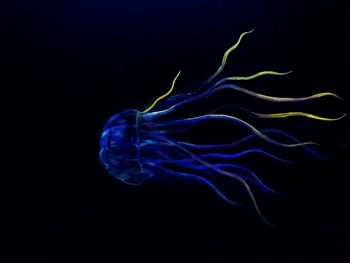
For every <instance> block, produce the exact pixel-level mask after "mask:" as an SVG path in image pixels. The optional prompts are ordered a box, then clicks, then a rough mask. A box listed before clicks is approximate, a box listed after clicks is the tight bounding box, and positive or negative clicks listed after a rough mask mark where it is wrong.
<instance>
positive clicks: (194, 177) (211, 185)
mask: <svg viewBox="0 0 350 263" xmlns="http://www.w3.org/2000/svg"><path fill="white" fill-rule="evenodd" d="M146 165H149V166H151V167H153V169H158V170H161V171H162V172H166V173H168V174H170V175H172V176H174V175H175V176H178V177H185V178H188V179H192V180H195V181H198V182H201V183H204V184H206V185H207V186H209V187H210V188H211V189H212V190H214V191H215V193H216V194H218V195H219V196H220V197H221V198H222V199H224V200H225V201H226V202H228V203H230V204H233V205H237V206H242V204H240V203H237V202H235V201H232V200H231V199H229V198H228V197H227V196H226V195H224V194H223V193H222V192H221V191H220V190H219V189H218V188H217V187H216V186H215V185H214V184H213V183H212V182H210V181H209V180H208V179H206V178H203V177H200V176H198V175H194V174H190V173H184V172H177V171H173V170H170V169H167V168H164V167H161V166H157V165H155V164H153V163H151V162H147V163H146Z"/></svg>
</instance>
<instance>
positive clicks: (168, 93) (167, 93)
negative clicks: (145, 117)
mask: <svg viewBox="0 0 350 263" xmlns="http://www.w3.org/2000/svg"><path fill="white" fill-rule="evenodd" d="M180 73H181V70H180V71H179V72H178V73H177V75H176V76H175V78H174V80H173V83H172V85H171V87H170V89H169V90H168V91H167V92H166V93H165V94H163V95H161V96H159V97H158V98H156V99H155V100H154V102H153V103H152V104H151V105H150V106H149V107H147V108H146V109H145V110H144V111H143V113H145V112H148V111H150V110H151V109H152V108H153V107H154V106H155V105H156V104H157V103H158V102H159V101H160V100H162V99H164V98H166V97H167V96H169V95H170V93H171V92H172V91H173V89H174V87H175V83H176V80H177V78H178V77H179V76H180Z"/></svg>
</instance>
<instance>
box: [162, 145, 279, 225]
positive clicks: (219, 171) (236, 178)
mask: <svg viewBox="0 0 350 263" xmlns="http://www.w3.org/2000/svg"><path fill="white" fill-rule="evenodd" d="M164 141H166V142H168V143H170V144H172V145H174V146H175V147H177V148H179V149H181V150H182V151H184V152H185V153H187V154H188V155H189V156H191V157H192V158H193V159H195V160H196V161H197V162H199V163H201V164H203V165H204V166H206V167H208V168H209V169H211V170H213V171H216V172H217V173H219V174H222V175H225V176H228V177H231V178H233V179H235V180H237V181H238V182H240V183H241V184H242V185H243V186H244V188H245V189H246V190H247V192H248V195H249V197H250V199H251V200H252V202H253V206H254V208H255V210H256V212H257V213H258V215H259V216H260V218H261V219H262V220H263V221H264V222H265V223H267V224H268V225H271V226H273V225H272V224H271V223H270V222H268V221H267V220H266V219H265V217H264V216H263V215H262V213H261V211H260V208H259V206H258V203H257V202H256V199H255V197H254V194H253V192H252V190H251V189H250V186H249V185H248V184H247V182H246V181H245V180H244V179H242V178H241V177H240V176H239V175H237V174H234V173H231V172H228V171H226V170H223V169H221V168H216V167H214V166H213V165H212V164H211V163H209V162H207V161H205V160H203V159H201V158H199V157H197V156H196V155H195V154H193V153H192V152H191V151H189V150H187V149H186V148H185V147H183V146H181V145H179V144H178V143H176V142H174V141H172V140H170V139H164Z"/></svg>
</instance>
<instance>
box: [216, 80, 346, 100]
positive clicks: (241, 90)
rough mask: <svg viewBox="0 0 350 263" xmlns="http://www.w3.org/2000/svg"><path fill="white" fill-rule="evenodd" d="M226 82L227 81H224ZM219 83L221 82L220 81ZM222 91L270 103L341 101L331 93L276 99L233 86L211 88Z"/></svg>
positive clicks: (225, 85)
mask: <svg viewBox="0 0 350 263" xmlns="http://www.w3.org/2000/svg"><path fill="white" fill-rule="evenodd" d="M226 80H227V79H226ZM220 82H221V81H220ZM224 89H233V90H236V91H240V92H242V93H245V94H247V95H250V96H252V97H255V98H258V99H261V100H265V101H271V102H302V101H310V100H314V99H318V98H322V97H327V96H330V97H335V98H337V99H339V100H343V99H342V98H341V97H339V96H338V95H337V94H334V93H332V92H320V93H316V94H313V95H310V96H306V97H297V98H292V97H276V96H270V95H266V94H261V93H258V92H254V91H251V90H248V89H245V88H241V87H239V86H237V85H234V84H224V85H221V86H220V85H216V86H214V87H213V88H212V90H211V92H217V91H219V90H224Z"/></svg>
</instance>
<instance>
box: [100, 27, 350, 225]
mask: <svg viewBox="0 0 350 263" xmlns="http://www.w3.org/2000/svg"><path fill="white" fill-rule="evenodd" d="M253 31H254V29H253V30H251V31H247V32H244V33H242V34H241V35H240V36H239V38H238V40H237V42H236V43H235V44H234V45H233V46H231V47H230V48H229V49H228V50H227V51H226V52H225V53H224V55H223V57H222V60H221V64H220V66H219V67H218V69H217V70H216V71H215V72H214V74H212V75H211V76H210V77H209V78H208V79H207V80H206V81H204V82H203V84H202V85H200V87H199V88H197V89H195V90H194V91H192V92H183V93H179V94H176V95H172V93H173V90H174V87H175V83H176V81H177V79H178V78H179V76H180V74H181V71H179V72H178V73H177V74H176V76H175V78H174V79H173V81H172V85H171V87H170V89H169V90H168V91H167V92H166V93H165V94H163V95H161V96H159V97H157V98H156V99H154V100H153V102H152V103H150V105H148V106H147V107H146V108H145V109H144V110H137V109H127V110H124V111H121V112H119V113H117V114H115V115H114V116H112V117H111V118H110V119H109V120H108V121H107V123H106V124H105V126H104V127H103V132H102V135H101V139H100V148H101V150H100V154H99V156H100V160H101V162H102V163H103V164H104V165H105V167H106V169H107V171H108V172H109V174H111V175H112V176H113V177H115V178H116V179H118V180H120V181H122V182H124V183H126V184H131V185H141V184H143V183H144V182H145V181H146V180H149V179H151V178H163V177H164V178H183V179H189V180H190V181H196V182H199V183H203V184H205V185H206V186H207V187H209V188H210V189H212V190H213V191H214V192H215V193H216V194H217V195H218V196H219V197H221V198H222V199H223V200H225V201H227V202H228V203H230V204H233V205H238V206H240V205H242V204H241V202H237V201H235V200H232V198H231V197H228V195H227V194H225V193H224V191H222V190H221V188H220V185H218V183H217V182H218V181H217V180H216V179H217V178H225V180H226V179H227V180H228V182H231V181H232V182H235V183H236V184H238V185H239V186H240V187H241V189H243V190H244V192H246V193H247V196H248V197H249V199H250V200H251V204H252V205H253V207H254V208H255V210H256V212H257V214H258V215H259V216H260V218H261V219H262V220H263V221H264V222H266V223H267V224H271V223H270V222H269V221H268V220H267V219H265V217H264V216H263V214H262V212H261V210H260V208H259V205H258V203H257V200H256V198H255V194H254V191H252V186H253V185H254V187H257V188H258V189H260V190H263V191H268V192H275V191H274V190H272V189H271V188H270V187H269V186H268V185H267V184H266V183H264V182H263V180H261V179H260V178H259V177H258V175H257V174H256V173H255V172H254V171H253V169H252V168H251V167H247V166H244V165H241V164H240V163H239V162H237V159H238V158H239V157H241V156H243V155H249V154H252V153H255V154H261V155H265V156H267V157H269V158H272V159H274V160H276V161H281V162H287V163H288V162H291V161H289V160H285V159H283V158H281V157H279V156H278V155H276V154H273V153H271V152H268V151H267V150H264V149H261V148H247V149H244V150H241V151H239V152H234V150H235V148H236V146H238V145H242V144H244V142H247V141H249V140H251V139H253V138H257V139H258V140H261V141H262V142H264V143H266V144H271V145H274V146H276V147H277V148H278V147H282V148H297V147H301V148H303V149H305V150H306V151H308V152H309V153H310V154H313V155H317V156H321V157H322V155H321V154H319V153H318V152H317V151H316V150H314V149H313V148H312V145H318V144H317V143H316V142H311V141H300V140H299V139H297V138H296V137H294V136H292V135H291V134H289V133H287V132H285V131H283V130H279V129H272V128H268V129H266V128H265V129H258V128H257V127H256V126H255V125H253V124H252V123H251V122H248V121H247V120H244V119H242V118H238V117H237V116H234V115H232V114H226V113H218V110H217V109H216V110H213V111H210V112H207V113H205V114H202V115H196V116H193V115H191V114H190V113H188V115H189V116H187V117H182V118H175V119H170V120H169V119H166V120H164V117H166V116H168V115H169V114H170V113H172V112H174V111H176V110H178V109H179V108H181V107H183V106H184V105H189V104H191V103H194V102H196V101H200V100H204V99H208V98H210V97H211V96H213V95H214V94H216V93H218V92H220V91H222V90H230V91H232V92H238V93H241V94H242V95H244V96H250V97H254V98H255V99H257V100H261V101H266V102H268V103H272V104H273V103H298V102H307V101H311V100H316V99H319V98H322V97H334V98H336V99H338V100H341V98H340V97H339V96H338V95H336V94H334V93H331V92H321V93H317V94H313V95H309V96H304V97H276V96H271V95H267V94H262V93H258V92H255V91H252V90H250V89H246V88H242V87H240V86H238V85H236V84H235V82H239V81H246V80H251V79H255V78H258V77H262V76H264V75H275V76H283V75H287V74H290V73H291V71H288V72H277V71H270V70H269V71H260V72H258V73H256V74H252V75H248V76H228V77H223V78H221V79H218V76H219V75H220V73H221V72H222V71H223V69H224V67H225V65H226V61H227V58H228V56H229V55H230V53H231V52H232V51H233V50H235V49H236V48H237V47H238V46H239V45H240V43H241V41H242V39H243V38H244V37H245V36H246V35H248V34H250V33H252V32H253ZM231 106H233V107H236V108H237V109H240V110H244V111H246V112H248V113H249V114H251V115H252V116H253V117H255V118H260V119H279V118H289V117H304V118H308V119H314V120H318V121H336V120H340V119H341V118H343V117H344V116H345V115H346V114H344V115H342V116H340V117H336V118H329V117H323V116H318V115H315V114H311V113H307V112H301V111H292V112H276V113H259V112H253V111H249V110H246V109H244V108H242V107H240V106H237V105H231ZM223 108H225V106H223ZM210 120H217V121H221V122H225V123H226V125H237V126H240V127H241V128H244V130H245V131H246V132H247V134H246V135H245V136H244V137H242V138H239V139H235V140H233V141H232V142H229V143H214V144H212V143H208V144H197V143H193V142H190V141H185V140H178V139H176V138H174V134H175V135H176V134H178V133H186V132H188V131H190V130H191V129H193V128H194V127H195V126H197V125H198V124H202V123H205V122H207V121H210ZM274 134H277V135H279V136H280V137H283V138H285V139H286V140H288V142H289V143H285V142H281V141H278V140H276V139H275V138H274V137H273V135H274ZM223 149H225V150H226V151H225V152H224V153H223V152H222V150H223ZM230 151H231V152H230ZM213 159H215V160H216V161H212V160H213ZM219 182H220V181H219Z"/></svg>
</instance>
